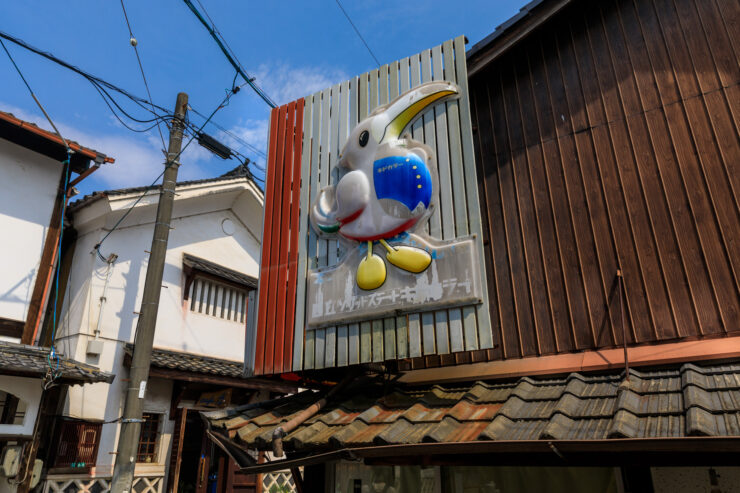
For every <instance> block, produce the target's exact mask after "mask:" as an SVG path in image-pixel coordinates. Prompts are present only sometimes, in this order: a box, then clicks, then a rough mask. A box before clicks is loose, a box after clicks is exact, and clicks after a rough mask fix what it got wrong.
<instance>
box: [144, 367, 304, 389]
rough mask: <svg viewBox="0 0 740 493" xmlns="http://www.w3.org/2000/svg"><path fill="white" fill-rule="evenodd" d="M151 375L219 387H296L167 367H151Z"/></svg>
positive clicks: (275, 382) (268, 381)
mask: <svg viewBox="0 0 740 493" xmlns="http://www.w3.org/2000/svg"><path fill="white" fill-rule="evenodd" d="M149 375H150V376H152V377H160V378H167V379H169V380H180V381H183V382H195V383H208V384H213V385H219V386H221V387H238V388H242V389H259V390H271V391H273V392H282V393H293V392H295V391H296V390H297V389H298V387H297V385H295V384H293V383H289V382H280V381H272V380H264V379H257V378H235V377H225V376H219V375H208V374H205V373H194V372H189V371H180V370H171V369H169V368H158V367H152V368H151V370H149Z"/></svg>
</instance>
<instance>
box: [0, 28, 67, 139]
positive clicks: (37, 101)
mask: <svg viewBox="0 0 740 493" xmlns="http://www.w3.org/2000/svg"><path fill="white" fill-rule="evenodd" d="M0 45H2V46H3V50H5V53H6V54H7V55H8V58H10V63H12V64H13V67H15V70H16V72H18V75H20V76H21V80H23V83H24V84H25V85H26V89H28V92H29V93H30V94H31V97H32V98H33V100H34V101H36V104H37V105H38V107H39V108H40V109H41V112H42V113H43V114H44V116H45V117H46V119H47V120H48V121H49V125H51V128H53V129H54V131H55V132H56V133H57V135H58V136H59V138H60V139H62V142H64V147H66V148H67V150H68V151H69V144H67V141H66V140H65V139H64V137H62V134H61V132H60V131H59V129H58V128H57V126H56V125H54V122H53V121H51V117H50V116H49V114H48V113H47V112H46V110H45V109H44V106H43V105H42V104H41V101H39V98H37V97H36V94H34V93H33V89H31V85H30V84H29V83H28V81H27V80H26V78H25V77H24V76H23V72H21V69H20V68H19V67H18V64H16V63H15V60H14V59H13V55H11V54H10V52H9V51H8V48H7V47H6V46H5V43H3V40H2V39H0Z"/></svg>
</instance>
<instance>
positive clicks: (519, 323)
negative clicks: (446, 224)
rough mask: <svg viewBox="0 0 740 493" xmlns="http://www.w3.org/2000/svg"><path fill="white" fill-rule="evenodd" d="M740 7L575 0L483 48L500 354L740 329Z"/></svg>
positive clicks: (489, 227) (479, 56)
mask: <svg viewBox="0 0 740 493" xmlns="http://www.w3.org/2000/svg"><path fill="white" fill-rule="evenodd" d="M552 3H555V2H552ZM561 3H563V2H561ZM565 3H568V2H565ZM738 18H740V5H739V4H738V3H737V2H733V1H725V0H718V1H714V0H711V1H698V2H697V1H693V0H676V1H675V2H672V1H668V2H666V1H662V0H646V1H632V0H617V1H608V2H581V1H579V2H570V3H569V5H567V6H564V7H562V10H560V11H559V12H557V13H555V14H554V15H552V17H550V18H549V19H548V20H547V21H546V22H545V23H543V24H542V25H541V26H536V27H535V26H533V25H532V24H534V23H536V22H537V21H538V20H542V19H541V18H539V19H538V17H536V16H532V17H531V18H530V19H529V20H528V21H526V20H525V21H524V22H523V23H522V25H521V26H520V27H519V28H518V29H514V30H513V32H509V33H508V34H507V35H506V36H502V37H501V38H507V37H508V39H501V40H500V41H499V42H497V41H498V40H497V41H494V42H493V43H492V44H491V45H489V46H488V47H482V48H481V49H479V50H476V51H475V52H473V53H472V54H469V58H468V62H469V71H470V88H471V106H472V108H473V123H474V133H475V149H476V163H477V168H478V173H479V182H478V186H479V190H480V197H481V213H482V214H483V222H484V225H485V227H484V232H485V233H484V244H485V251H486V255H485V257H486V271H487V279H488V293H489V296H490V307H491V319H492V321H493V326H494V331H493V333H494V342H495V344H496V345H497V347H496V349H494V350H493V351H492V352H491V353H492V354H491V357H492V359H503V358H518V357H522V356H539V355H546V354H556V353H564V352H571V351H580V350H587V349H595V348H608V347H613V346H618V345H621V344H623V342H624V338H623V328H622V324H624V333H625V334H626V338H627V343H628V344H630V345H633V344H644V343H655V342H667V341H684V340H693V339H699V338H711V337H724V336H729V335H738V331H739V330H740V318H739V317H740V294H739V293H740V277H739V276H740V216H739V213H740V212H739V209H738V197H739V194H740V173H738V171H739V170H738V164H739V163H740V145H739V142H740V141H739V137H738V125H739V124H740V86H739V84H740V68H739V66H738V55H740V51H738V50H739V49H740V32H739V31H738V22H737V21H738ZM528 28H529V29H536V30H534V31H533V32H531V33H530V34H529V35H527V36H526V38H525V39H521V40H519V42H517V43H516V45H514V46H512V47H511V48H510V49H508V50H506V51H501V48H502V46H505V45H506V43H507V41H512V40H513V39H514V38H516V36H517V34H518V33H519V34H521V33H522V32H523V31H524V30H526V29H528ZM620 271H621V273H622V276H623V277H622V280H623V286H624V289H623V291H622V293H623V294H622V297H621V298H620V289H619V277H618V272H620ZM620 303H621V304H622V305H621V306H622V309H620Z"/></svg>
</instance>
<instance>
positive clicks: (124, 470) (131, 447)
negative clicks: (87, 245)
mask: <svg viewBox="0 0 740 493" xmlns="http://www.w3.org/2000/svg"><path fill="white" fill-rule="evenodd" d="M187 105H188V95H187V94H185V93H183V92H181V93H180V94H178V95H177V103H176V104H175V118H174V119H173V120H172V128H171V129H170V144H169V149H168V150H167V163H166V164H165V165H166V166H167V167H166V168H165V170H164V176H163V178H162V190H161V191H160V193H159V205H158V206H157V219H156V222H155V223H154V235H153V237H152V247H151V250H150V252H151V253H150V254H149V265H148V266H147V269H146V281H145V283H144V294H143V296H142V300H141V308H140V310H139V312H140V313H139V321H138V323H137V324H136V337H135V340H134V354H133V356H132V358H131V371H130V375H129V381H128V382H127V383H128V386H127V389H126V403H125V405H124V408H123V417H122V418H121V434H120V436H119V439H118V452H117V453H116V464H115V467H114V469H113V480H112V481H111V493H131V491H132V489H131V488H132V485H133V482H134V466H136V454H137V452H138V450H137V448H138V445H139V434H140V432H141V422H142V419H141V414H142V413H141V407H142V403H143V402H144V396H145V395H146V384H147V379H148V378H149V363H150V362H151V358H152V344H153V343H154V329H155V326H156V323H157V311H158V309H159V295H160V293H161V291H162V273H163V271H164V261H165V255H166V254H167V239H168V238H169V235H170V220H171V219H172V206H173V202H174V199H175V183H176V182H177V168H178V167H179V166H180V162H179V161H178V158H179V155H180V148H181V147H182V134H183V129H184V127H185V125H184V121H185V111H186V108H187Z"/></svg>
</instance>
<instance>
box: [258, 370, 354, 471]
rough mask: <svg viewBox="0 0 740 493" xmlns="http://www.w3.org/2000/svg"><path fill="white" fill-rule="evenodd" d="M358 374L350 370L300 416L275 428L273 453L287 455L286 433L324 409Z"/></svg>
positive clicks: (276, 455)
mask: <svg viewBox="0 0 740 493" xmlns="http://www.w3.org/2000/svg"><path fill="white" fill-rule="evenodd" d="M356 376H357V373H356V372H350V373H349V374H348V375H347V376H346V377H344V380H342V381H341V382H339V383H338V384H337V385H335V386H334V388H332V389H331V390H330V391H329V392H328V393H327V394H326V395H325V396H324V397H322V398H321V399H319V400H318V401H316V402H314V403H313V404H311V405H310V406H309V407H307V408H306V409H304V410H303V411H301V412H300V413H299V414H298V416H296V417H295V418H293V419H291V420H290V421H288V422H287V423H285V424H284V425H282V426H278V427H277V428H275V431H273V432H272V453H273V454H274V455H275V457H282V456H283V455H285V454H284V453H283V437H285V435H287V434H288V433H290V432H291V431H293V430H295V429H296V428H297V427H298V426H300V425H301V424H303V423H304V422H305V421H306V420H307V419H308V418H310V417H311V416H313V415H314V414H316V413H317V412H319V411H320V410H321V409H323V408H324V406H326V403H327V401H328V400H329V399H331V398H332V397H333V396H334V394H336V393H337V392H339V391H340V390H341V389H343V388H344V387H346V386H347V384H348V383H349V382H351V381H352V380H354V379H355V377H356Z"/></svg>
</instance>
